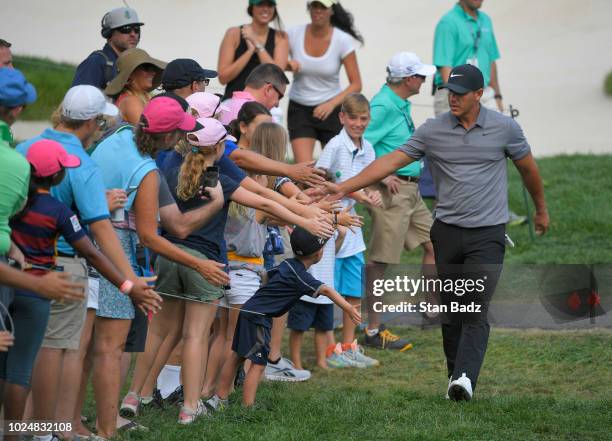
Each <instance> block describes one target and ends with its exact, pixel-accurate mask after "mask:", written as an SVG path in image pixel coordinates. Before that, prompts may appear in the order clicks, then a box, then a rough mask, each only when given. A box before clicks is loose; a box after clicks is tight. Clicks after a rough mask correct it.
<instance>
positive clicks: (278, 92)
mask: <svg viewBox="0 0 612 441" xmlns="http://www.w3.org/2000/svg"><path fill="white" fill-rule="evenodd" d="M268 84H269V85H270V86H272V89H274V91H275V92H276V93H277V94H278V100H279V101H280V100H282V99H283V97H284V96H285V94H284V93H282V92H281V91H280V90H278V87H276V86H275V85H274V84H272V83H268Z"/></svg>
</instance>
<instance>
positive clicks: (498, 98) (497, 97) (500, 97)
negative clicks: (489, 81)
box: [489, 93, 502, 100]
mask: <svg viewBox="0 0 612 441" xmlns="http://www.w3.org/2000/svg"><path fill="white" fill-rule="evenodd" d="M489 96H490V95H489ZM493 98H495V99H496V100H501V99H502V95H501V93H496V94H495V95H494V96H493Z"/></svg>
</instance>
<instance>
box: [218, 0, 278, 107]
mask: <svg viewBox="0 0 612 441" xmlns="http://www.w3.org/2000/svg"><path fill="white" fill-rule="evenodd" d="M247 12H248V14H249V15H250V16H251V17H252V18H253V20H252V22H251V23H250V24H248V25H242V26H239V27H232V28H229V29H228V30H227V32H226V33H225V36H224V37H223V41H222V42H221V47H220V48H219V65H218V69H217V70H218V72H219V82H221V84H227V86H226V88H225V94H224V95H223V99H228V98H231V96H232V94H233V93H234V92H235V91H239V90H243V89H244V83H245V81H246V79H247V77H248V76H249V74H250V73H251V72H252V71H253V69H255V68H256V67H257V66H259V65H260V64H262V63H274V64H276V65H278V66H279V67H280V68H281V69H283V70H284V69H285V68H286V67H287V61H288V57H289V42H288V39H287V35H286V34H285V32H283V31H281V30H276V29H273V28H271V27H270V23H271V22H272V21H273V20H276V24H277V27H278V28H279V29H280V28H281V22H280V17H279V15H278V11H277V10H276V0H249V7H248V9H247Z"/></svg>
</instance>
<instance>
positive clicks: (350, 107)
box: [342, 93, 370, 115]
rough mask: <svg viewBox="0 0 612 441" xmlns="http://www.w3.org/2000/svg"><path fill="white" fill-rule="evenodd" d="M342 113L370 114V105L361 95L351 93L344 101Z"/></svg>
mask: <svg viewBox="0 0 612 441" xmlns="http://www.w3.org/2000/svg"><path fill="white" fill-rule="evenodd" d="M342 112H344V113H347V114H349V115H358V114H361V113H370V103H369V101H368V99H367V98H366V97H365V96H364V95H362V94H361V93H349V94H348V95H347V96H346V98H344V101H342Z"/></svg>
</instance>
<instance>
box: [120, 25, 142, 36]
mask: <svg viewBox="0 0 612 441" xmlns="http://www.w3.org/2000/svg"><path fill="white" fill-rule="evenodd" d="M115 30H116V31H119V32H120V33H122V34H129V33H131V32H135V33H137V34H140V26H138V25H126V26H121V27H120V28H117V29H115Z"/></svg>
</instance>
